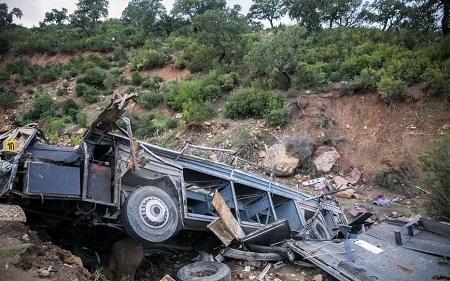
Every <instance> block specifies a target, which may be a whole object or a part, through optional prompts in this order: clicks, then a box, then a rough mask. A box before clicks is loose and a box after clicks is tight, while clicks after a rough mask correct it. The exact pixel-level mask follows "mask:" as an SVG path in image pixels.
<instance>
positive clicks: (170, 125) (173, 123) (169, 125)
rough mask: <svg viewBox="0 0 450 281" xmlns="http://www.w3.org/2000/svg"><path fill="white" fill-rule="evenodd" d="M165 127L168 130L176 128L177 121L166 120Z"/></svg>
mask: <svg viewBox="0 0 450 281" xmlns="http://www.w3.org/2000/svg"><path fill="white" fill-rule="evenodd" d="M166 126H167V128H168V129H175V128H176V127H178V120H177V119H173V118H170V119H167V121H166Z"/></svg>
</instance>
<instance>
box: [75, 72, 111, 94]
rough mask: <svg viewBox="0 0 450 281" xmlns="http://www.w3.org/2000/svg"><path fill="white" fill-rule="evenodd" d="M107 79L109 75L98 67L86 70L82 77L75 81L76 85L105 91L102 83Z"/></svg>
mask: <svg viewBox="0 0 450 281" xmlns="http://www.w3.org/2000/svg"><path fill="white" fill-rule="evenodd" d="M108 77H109V73H108V72H107V71H106V70H104V69H101V68H100V67H94V68H91V69H88V70H86V72H85V74H84V76H83V77H80V78H78V79H77V84H78V83H84V84H87V85H89V86H92V87H95V88H97V89H105V83H104V81H105V80H106V79H107V78H108Z"/></svg>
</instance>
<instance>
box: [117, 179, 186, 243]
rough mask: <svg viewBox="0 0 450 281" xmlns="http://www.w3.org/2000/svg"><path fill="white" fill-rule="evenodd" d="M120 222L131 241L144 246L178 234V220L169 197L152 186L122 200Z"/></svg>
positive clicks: (139, 189)
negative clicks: (141, 243) (121, 221)
mask: <svg viewBox="0 0 450 281" xmlns="http://www.w3.org/2000/svg"><path fill="white" fill-rule="evenodd" d="M122 220H123V225H124V227H125V231H126V232H127V233H128V235H129V236H130V237H131V238H133V239H135V240H137V241H140V242H143V243H147V242H162V241H165V240H167V239H169V238H170V237H171V236H172V235H173V234H174V233H175V232H176V231H177V226H178V220H179V218H178V212H177V206H176V204H175V202H174V201H173V199H172V198H171V197H170V196H169V194H167V193H166V192H165V191H164V190H161V189H160V188H157V187H154V186H143V187H140V188H137V189H136V190H135V191H133V192H132V193H131V194H130V195H129V196H128V198H127V199H126V200H125V203H124V204H123V206H122Z"/></svg>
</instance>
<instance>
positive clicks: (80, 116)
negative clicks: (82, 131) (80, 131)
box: [75, 111, 88, 127]
mask: <svg viewBox="0 0 450 281" xmlns="http://www.w3.org/2000/svg"><path fill="white" fill-rule="evenodd" d="M75 120H76V123H77V124H78V125H80V126H82V127H87V125H88V116H87V114H86V113H84V112H81V111H80V112H78V113H77V115H75Z"/></svg>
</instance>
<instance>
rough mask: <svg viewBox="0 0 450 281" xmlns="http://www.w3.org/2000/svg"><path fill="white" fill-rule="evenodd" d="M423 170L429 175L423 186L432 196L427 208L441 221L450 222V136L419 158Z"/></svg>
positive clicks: (442, 138) (443, 138)
mask: <svg viewBox="0 0 450 281" xmlns="http://www.w3.org/2000/svg"><path fill="white" fill-rule="evenodd" d="M419 161H420V166H421V168H422V170H423V171H424V172H426V173H428V177H427V179H425V180H424V181H423V182H422V186H423V187H424V188H426V189H428V190H429V191H430V192H431V194H429V196H428V201H427V203H426V205H425V206H426V208H427V211H428V213H429V214H430V215H431V216H433V217H435V218H437V219H440V220H445V221H447V222H450V135H449V134H447V135H444V136H443V137H441V139H440V140H439V141H438V142H437V146H436V148H435V149H434V150H433V151H430V152H428V153H426V154H425V155H422V156H420V157H419Z"/></svg>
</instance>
